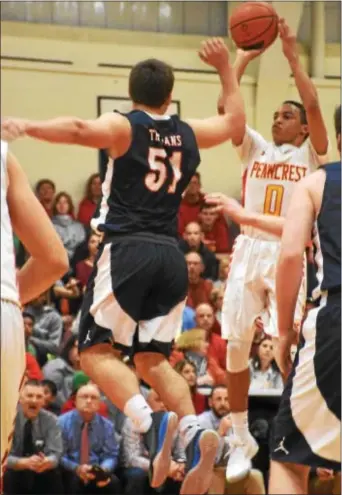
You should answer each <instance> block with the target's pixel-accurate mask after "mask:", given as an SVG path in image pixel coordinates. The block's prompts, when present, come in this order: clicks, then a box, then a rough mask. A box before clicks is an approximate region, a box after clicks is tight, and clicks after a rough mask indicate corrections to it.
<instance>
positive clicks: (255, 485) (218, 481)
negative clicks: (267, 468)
mask: <svg viewBox="0 0 342 495" xmlns="http://www.w3.org/2000/svg"><path fill="white" fill-rule="evenodd" d="M209 407H210V409H209V410H208V411H205V412H204V413H202V414H200V415H199V416H198V422H199V424H200V426H201V428H210V429H213V430H215V431H217V433H218V434H219V435H220V437H222V438H223V441H222V443H221V444H220V449H219V451H218V455H217V465H218V466H222V467H221V468H220V467H217V468H216V469H215V471H214V477H213V485H212V487H211V489H210V490H209V493H215V494H216V493H225V494H246V495H247V494H248V495H262V494H264V493H265V485H264V480H263V475H262V473H261V472H260V471H259V470H257V469H252V471H251V472H250V474H249V475H248V476H246V478H244V479H243V480H241V481H239V482H237V483H231V484H226V481H225V466H226V464H227V457H228V456H229V450H230V444H231V443H232V442H233V441H234V440H233V436H232V429H231V427H232V422H231V419H230V417H229V413H230V409H229V403H228V392H227V388H226V387H222V386H221V385H218V386H216V387H214V388H213V390H212V391H211V394H210V397H209ZM223 466H224V467H223ZM218 486H220V489H219V490H218V489H217V487H218Z"/></svg>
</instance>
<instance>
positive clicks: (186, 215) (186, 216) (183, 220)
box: [178, 194, 204, 236]
mask: <svg viewBox="0 0 342 495" xmlns="http://www.w3.org/2000/svg"><path fill="white" fill-rule="evenodd" d="M203 200H204V195H203V194H201V195H200V198H199V200H198V202H197V203H193V204H192V203H188V202H187V200H186V198H183V199H182V201H181V204H180V207H179V210H178V234H179V235H180V236H183V234H184V230H185V227H186V226H187V225H188V223H190V222H198V215H199V212H200V206H201V204H202V203H203Z"/></svg>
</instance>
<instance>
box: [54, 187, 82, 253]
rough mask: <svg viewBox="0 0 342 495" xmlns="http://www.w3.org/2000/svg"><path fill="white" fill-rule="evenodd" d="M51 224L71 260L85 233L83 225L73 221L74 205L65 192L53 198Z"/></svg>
mask: <svg viewBox="0 0 342 495" xmlns="http://www.w3.org/2000/svg"><path fill="white" fill-rule="evenodd" d="M52 223H53V225H54V227H55V229H56V231H57V233H58V235H59V236H60V238H61V239H62V242H63V245H64V247H65V249H66V251H67V253H68V256H69V260H71V258H72V257H73V255H74V253H75V250H76V247H77V246H78V245H79V244H81V243H82V242H83V241H84V239H85V237H86V232H85V230H84V227H83V225H82V224H81V223H80V222H77V221H76V220H75V219H74V205H73V202H72V199H71V197H70V195H69V194H68V193H66V192H60V193H58V194H57V196H56V198H55V201H54V205H53V217H52Z"/></svg>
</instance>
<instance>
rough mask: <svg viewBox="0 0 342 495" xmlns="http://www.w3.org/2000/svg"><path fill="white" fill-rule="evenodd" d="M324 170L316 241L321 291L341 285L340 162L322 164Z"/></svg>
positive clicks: (330, 289) (332, 289) (333, 289)
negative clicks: (324, 175)
mask: <svg viewBox="0 0 342 495" xmlns="http://www.w3.org/2000/svg"><path fill="white" fill-rule="evenodd" d="M322 169H323V170H324V171H325V173H326V181H325V186H324V192H323V198H322V205H321V210H320V212H319V215H318V217H317V224H316V233H315V234H316V235H315V239H314V241H315V244H316V247H317V254H316V261H317V265H318V271H317V278H318V282H319V284H320V289H321V291H335V290H338V289H340V288H341V162H334V163H330V164H328V165H325V166H324V167H322Z"/></svg>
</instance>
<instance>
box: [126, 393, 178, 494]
mask: <svg viewBox="0 0 342 495" xmlns="http://www.w3.org/2000/svg"><path fill="white" fill-rule="evenodd" d="M147 402H148V404H149V406H150V407H151V409H152V410H153V411H154V412H158V411H166V408H165V405H164V404H163V402H162V401H161V399H160V397H159V396H158V394H157V393H156V392H155V391H154V390H152V389H151V390H150V391H149V394H148V397H147ZM122 450H123V452H122V453H123V464H124V468H125V469H124V477H125V480H126V487H125V494H126V495H136V494H139V495H140V494H141V495H147V494H153V493H164V494H167V495H178V494H179V490H180V485H181V482H182V480H183V478H184V469H185V460H186V457H185V452H184V449H183V448H182V446H181V444H180V440H179V437H178V436H177V437H176V438H175V439H174V444H173V449H172V453H171V457H172V460H171V465H170V471H169V476H168V478H167V479H166V482H165V483H164V485H163V487H162V488H158V491H156V490H153V489H152V488H151V487H150V485H149V475H148V471H149V467H150V459H149V457H148V452H147V450H146V448H145V446H144V443H143V439H142V436H141V435H140V434H139V433H138V432H137V431H136V430H135V428H134V426H133V424H132V421H131V420H130V419H129V418H126V421H125V424H124V427H123V431H122Z"/></svg>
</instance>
